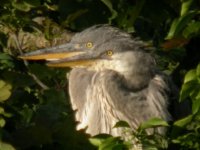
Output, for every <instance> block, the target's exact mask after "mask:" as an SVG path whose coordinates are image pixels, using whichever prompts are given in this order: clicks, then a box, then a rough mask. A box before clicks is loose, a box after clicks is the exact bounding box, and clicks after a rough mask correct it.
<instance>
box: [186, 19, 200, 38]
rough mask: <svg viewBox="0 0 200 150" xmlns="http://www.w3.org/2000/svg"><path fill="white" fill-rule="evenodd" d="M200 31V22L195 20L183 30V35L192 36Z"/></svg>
mask: <svg viewBox="0 0 200 150" xmlns="http://www.w3.org/2000/svg"><path fill="white" fill-rule="evenodd" d="M199 33H200V22H199V21H193V22H191V23H189V24H188V26H187V27H186V28H185V29H184V30H183V36H184V37H185V38H191V37H192V36H195V35H198V34H199Z"/></svg>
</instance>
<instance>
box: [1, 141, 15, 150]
mask: <svg viewBox="0 0 200 150" xmlns="http://www.w3.org/2000/svg"><path fill="white" fill-rule="evenodd" d="M0 150H15V148H14V147H13V146H12V145H11V144H8V143H4V142H3V141H1V140H0Z"/></svg>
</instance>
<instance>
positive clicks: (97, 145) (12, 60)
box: [0, 0, 200, 150]
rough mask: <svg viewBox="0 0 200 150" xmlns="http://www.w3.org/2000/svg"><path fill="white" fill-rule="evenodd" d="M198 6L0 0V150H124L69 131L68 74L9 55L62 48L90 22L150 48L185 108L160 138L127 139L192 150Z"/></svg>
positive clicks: (198, 119) (198, 103)
mask: <svg viewBox="0 0 200 150" xmlns="http://www.w3.org/2000/svg"><path fill="white" fill-rule="evenodd" d="M199 8H200V1H198V0H151V1H150V0H1V1H0V150H68V149H70V150H93V149H100V150H111V149H117V150H121V149H126V147H127V143H126V142H124V141H121V140H120V139H119V138H114V137H111V136H108V135H107V136H99V137H95V138H90V139H89V136H88V135H86V134H84V131H79V132H77V131H76V130H75V125H76V122H75V121H74V113H73V111H72V109H71V106H70V102H69V97H68V93H67V91H68V89H67V84H68V81H67V80H66V73H68V72H69V69H67V68H66V69H53V68H47V67H46V66H45V65H44V62H38V63H36V62H29V63H27V62H23V61H22V60H20V59H18V58H17V56H18V55H20V54H23V53H25V52H29V51H33V50H36V49H40V48H45V47H50V46H54V45H58V44H62V43H66V42H68V41H69V40H70V39H71V37H72V36H73V35H74V33H75V32H79V31H82V30H83V29H85V28H87V27H89V26H92V25H95V24H110V25H113V26H116V27H118V28H120V29H122V30H124V31H127V32H129V33H130V34H132V35H133V36H135V37H139V38H141V39H142V40H144V41H146V42H147V43H148V44H149V45H150V46H154V47H156V50H155V54H156V56H157V63H158V65H159V68H160V69H161V70H162V71H164V72H165V73H167V74H168V75H170V76H171V77H172V79H173V81H174V83H176V85H177V87H178V88H179V89H180V99H179V102H180V103H181V102H184V101H186V100H188V101H189V103H190V104H191V106H190V107H191V113H190V114H189V115H187V116H185V117H184V118H181V119H179V120H177V121H174V122H172V123H170V124H169V127H168V128H169V131H168V133H167V135H166V136H158V135H151V136H149V135H146V134H144V133H143V132H139V131H140V130H138V131H136V133H135V135H136V136H138V137H139V139H140V140H141V141H142V143H144V144H147V145H149V146H148V147H149V149H153V150H154V149H155V150H156V149H174V148H175V149H182V150H189V149H196V150H197V149H200V140H199V139H200V109H199V108H200V49H199V48H200V9H199ZM154 123H155V122H149V123H148V127H154V125H155V124H154ZM158 124H159V123H158ZM160 125H162V123H161V124H160ZM119 126H124V124H123V123H121V124H119Z"/></svg>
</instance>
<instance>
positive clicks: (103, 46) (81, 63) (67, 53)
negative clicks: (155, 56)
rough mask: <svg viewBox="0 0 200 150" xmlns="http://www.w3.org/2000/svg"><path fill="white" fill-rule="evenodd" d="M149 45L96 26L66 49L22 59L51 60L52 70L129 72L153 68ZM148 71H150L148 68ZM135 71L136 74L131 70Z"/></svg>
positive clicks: (78, 37)
mask: <svg viewBox="0 0 200 150" xmlns="http://www.w3.org/2000/svg"><path fill="white" fill-rule="evenodd" d="M145 46H146V45H145V44H144V43H143V42H142V41H140V40H138V39H133V38H132V37H131V36H130V34H128V33H126V32H124V31H121V30H119V29H118V28H115V27H111V26H109V25H96V26H92V27H90V28H87V29H85V30H84V31H82V32H79V33H77V34H75V35H74V36H73V37H72V39H71V41H70V42H69V43H67V44H64V45H59V46H56V47H52V48H46V49H40V50H36V51H33V52H29V53H26V54H24V55H21V56H19V57H20V58H22V59H24V60H47V65H48V66H50V67H72V68H73V67H85V68H88V69H92V70H103V69H111V70H116V71H118V72H127V71H130V70H131V68H134V67H137V68H138V67H140V66H141V69H142V70H144V69H146V68H144V67H142V66H144V65H145V64H147V65H152V64H153V63H154V61H153V60H152V57H151V56H150V55H147V54H146V53H145V52H144V51H143V50H145ZM147 68H148V67H147ZM131 71H133V70H131Z"/></svg>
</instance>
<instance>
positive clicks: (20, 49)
mask: <svg viewBox="0 0 200 150" xmlns="http://www.w3.org/2000/svg"><path fill="white" fill-rule="evenodd" d="M14 39H15V43H16V45H17V48H18V50H19V53H20V55H22V54H23V52H22V48H21V43H19V41H18V38H17V36H16V34H14ZM24 65H25V66H26V67H27V68H28V62H27V61H26V60H24ZM28 74H29V75H30V76H31V77H32V78H33V80H34V81H35V82H36V83H37V84H38V85H39V86H40V87H41V88H42V89H44V90H47V89H49V87H48V86H47V85H45V84H44V83H43V82H42V81H41V80H40V79H39V78H38V77H37V76H36V75H35V74H33V73H31V72H29V73H28Z"/></svg>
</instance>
